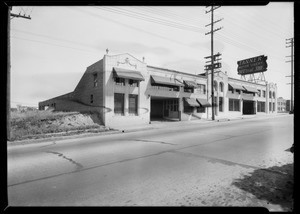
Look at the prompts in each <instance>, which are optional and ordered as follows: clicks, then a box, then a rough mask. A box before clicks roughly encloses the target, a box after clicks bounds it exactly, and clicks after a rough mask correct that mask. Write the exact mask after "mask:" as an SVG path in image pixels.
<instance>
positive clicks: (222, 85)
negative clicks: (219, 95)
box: [220, 82, 224, 92]
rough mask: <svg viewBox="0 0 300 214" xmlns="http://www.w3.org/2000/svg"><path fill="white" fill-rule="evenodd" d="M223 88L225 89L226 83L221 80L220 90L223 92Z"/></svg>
mask: <svg viewBox="0 0 300 214" xmlns="http://www.w3.org/2000/svg"><path fill="white" fill-rule="evenodd" d="M223 90H224V84H223V83H222V82H220V92H223Z"/></svg>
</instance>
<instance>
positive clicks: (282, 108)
mask: <svg viewBox="0 0 300 214" xmlns="http://www.w3.org/2000/svg"><path fill="white" fill-rule="evenodd" d="M277 111H278V112H286V111H287V109H286V100H285V99H283V98H282V97H278V98H277Z"/></svg>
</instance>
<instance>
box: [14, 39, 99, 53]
mask: <svg viewBox="0 0 300 214" xmlns="http://www.w3.org/2000/svg"><path fill="white" fill-rule="evenodd" d="M11 38H13V39H21V40H26V41H31V42H37V43H42V44H47V45H53V46H58V47H63V48H69V49H73V50H79V51H85V52H92V53H99V52H96V51H90V50H87V49H80V48H74V47H70V46H64V45H57V44H53V43H48V42H44V41H38V40H33V39H26V38H20V37H15V36H12V37H11Z"/></svg>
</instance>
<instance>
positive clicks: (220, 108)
mask: <svg viewBox="0 0 300 214" xmlns="http://www.w3.org/2000/svg"><path fill="white" fill-rule="evenodd" d="M219 111H223V97H219Z"/></svg>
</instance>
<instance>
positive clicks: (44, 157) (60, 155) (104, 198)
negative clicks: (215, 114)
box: [7, 115, 293, 210]
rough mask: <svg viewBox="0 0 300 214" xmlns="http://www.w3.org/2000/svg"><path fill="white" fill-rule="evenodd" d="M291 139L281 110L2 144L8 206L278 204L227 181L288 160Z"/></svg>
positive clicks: (273, 207) (279, 207)
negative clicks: (262, 115) (248, 116)
mask: <svg viewBox="0 0 300 214" xmlns="http://www.w3.org/2000/svg"><path fill="white" fill-rule="evenodd" d="M174 124H175V125H174ZM292 143H293V115H284V116H277V117H268V118H252V119H244V120H235V121H226V122H210V123H192V122H191V123H172V125H166V126H165V128H160V129H149V130H143V131H138V132H130V133H118V134H111V135H101V136H92V137H85V138H76V139H74V138H73V139H66V140H61V141H57V142H56V141H49V142H47V143H41V144H29V145H23V146H8V150H7V151H8V199H9V206H136V205H137V206H264V207H267V208H268V209H270V210H284V209H285V208H284V207H283V206H282V205H281V204H278V203H277V204H276V203H272V202H270V201H268V200H267V199H264V198H257V197H255V194H254V193H253V192H252V193H251V192H247V191H245V190H242V189H240V188H239V187H237V186H236V185H234V184H233V183H234V182H236V181H237V180H239V179H243V177H245V176H247V175H251V173H253V172H254V171H255V170H259V169H267V168H269V167H273V166H279V167H281V166H284V165H287V164H290V163H293V154H291V153H290V152H287V151H285V150H286V149H288V148H289V147H290V146H291V145H292ZM270 173H272V172H270ZM274 173H276V172H274ZM279 173H280V172H279Z"/></svg>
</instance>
